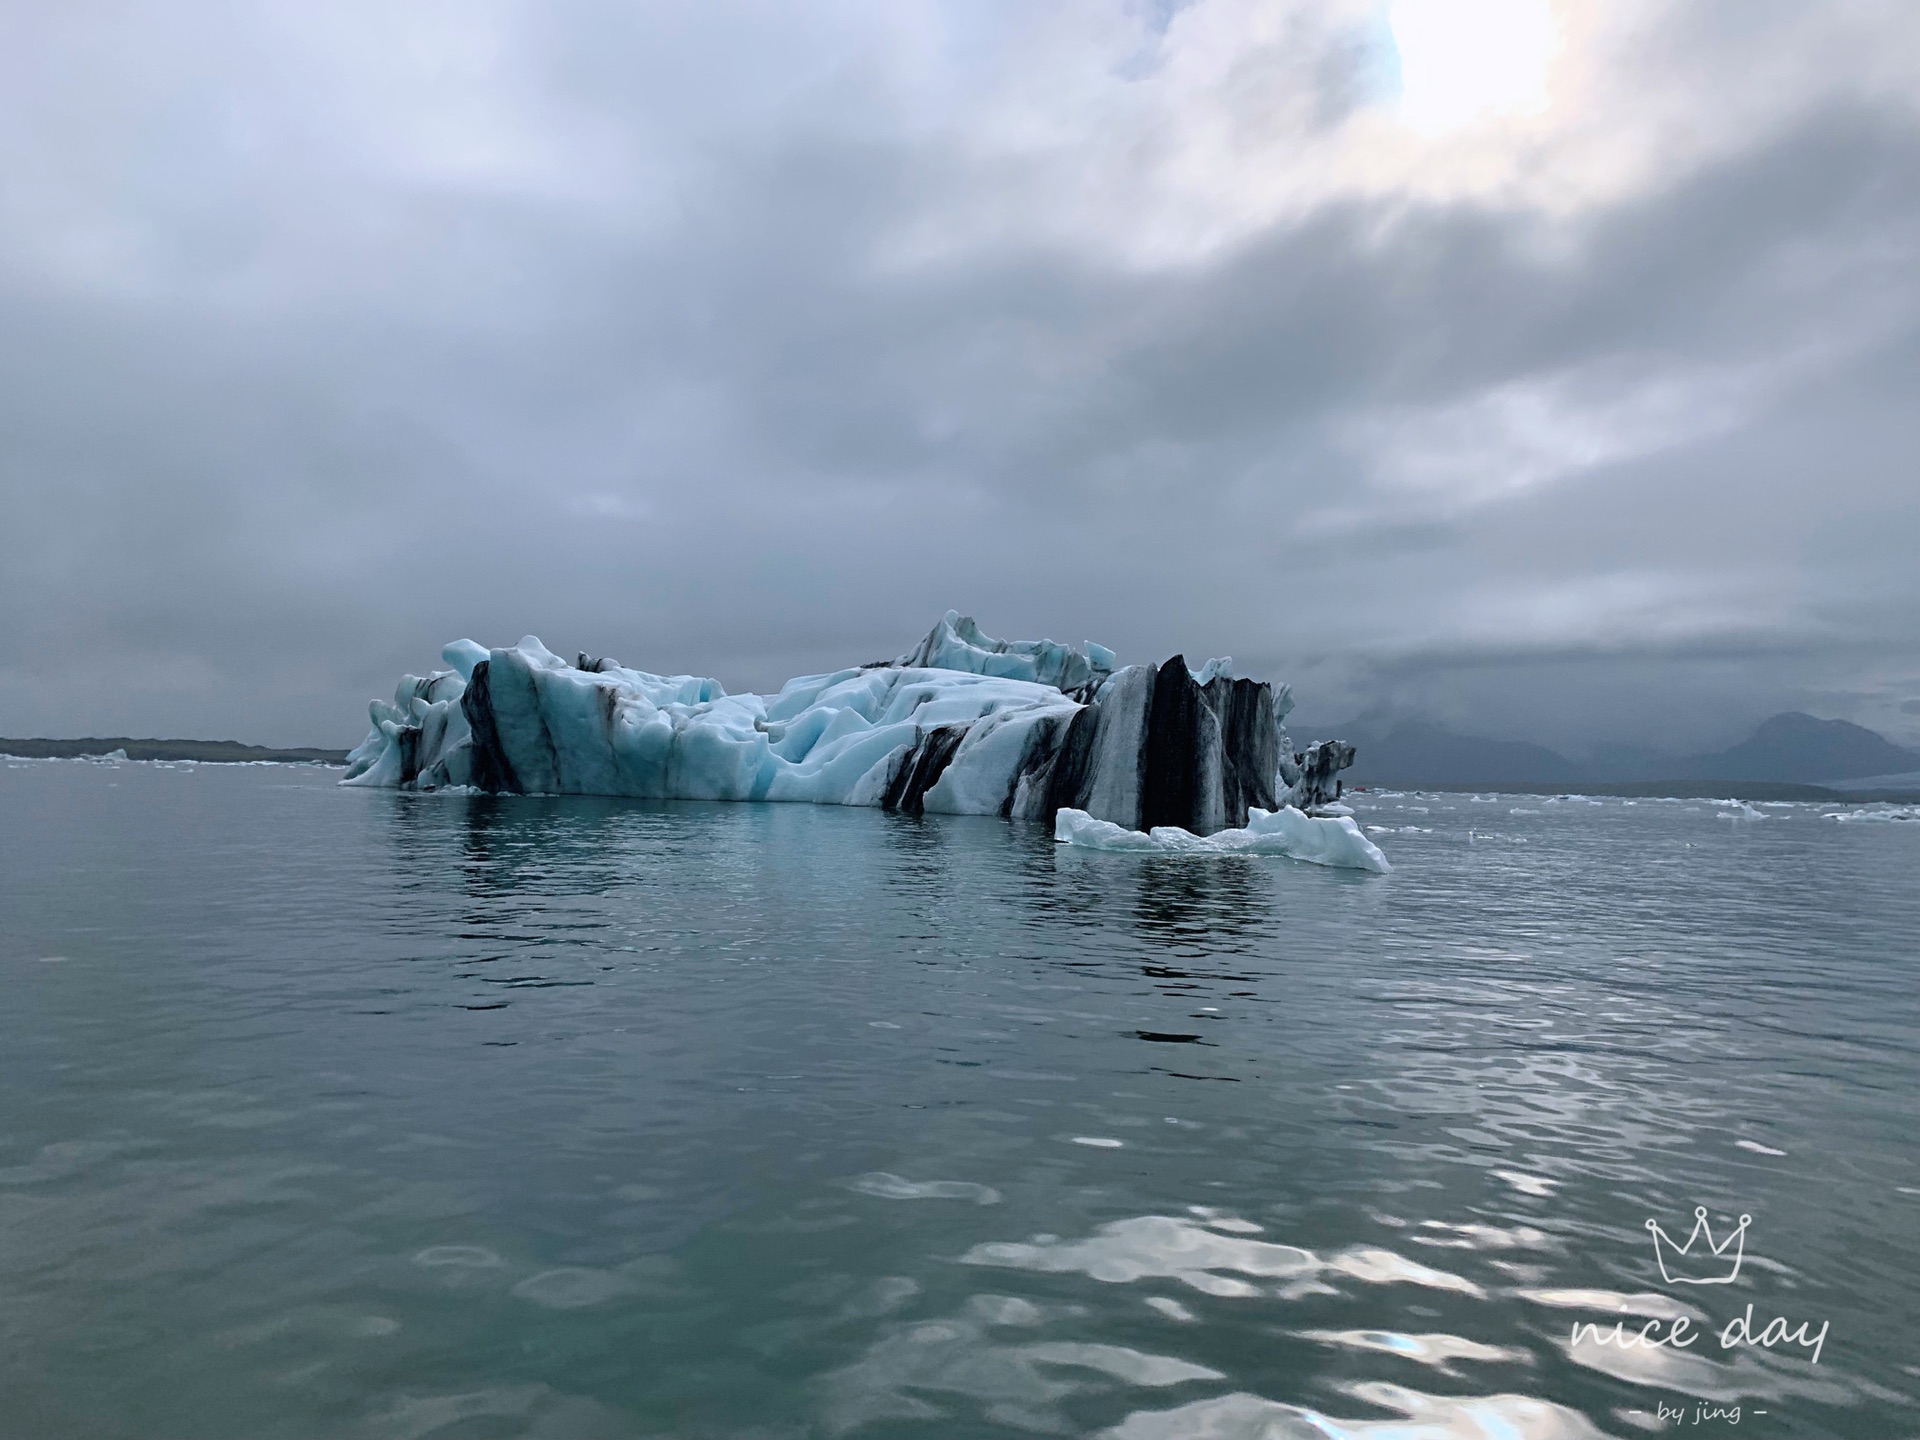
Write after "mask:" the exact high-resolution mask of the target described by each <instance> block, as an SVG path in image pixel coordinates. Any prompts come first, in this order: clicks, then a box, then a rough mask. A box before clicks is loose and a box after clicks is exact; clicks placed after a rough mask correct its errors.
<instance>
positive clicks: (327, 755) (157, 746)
mask: <svg viewBox="0 0 1920 1440" xmlns="http://www.w3.org/2000/svg"><path fill="white" fill-rule="evenodd" d="M116 750H124V751H126V752H127V758H128V759H129V760H199V761H202V762H207V763H212V764H223V765H243V764H246V763H248V762H250V761H251V762H258V761H263V760H270V761H276V762H278V763H280V764H283V765H301V764H305V765H345V764H346V763H347V752H346V751H344V750H318V749H314V748H312V747H310V746H295V747H293V748H291V749H285V750H276V749H274V748H273V747H271V746H268V745H242V744H241V743H240V742H239V741H237V740H135V739H133V738H131V737H129V736H125V735H109V736H106V737H105V738H100V737H89V738H87V739H85V740H4V739H0V755H5V756H11V757H13V758H14V759H17V760H82V759H86V758H88V757H89V756H100V755H111V754H112V753H113V752H114V751H116Z"/></svg>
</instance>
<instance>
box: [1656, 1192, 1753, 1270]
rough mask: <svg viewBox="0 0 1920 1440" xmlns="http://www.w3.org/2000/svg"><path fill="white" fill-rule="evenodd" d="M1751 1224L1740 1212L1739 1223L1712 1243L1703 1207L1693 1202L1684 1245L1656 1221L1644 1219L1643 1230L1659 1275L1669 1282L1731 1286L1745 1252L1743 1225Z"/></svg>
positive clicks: (1709, 1226) (1711, 1232)
mask: <svg viewBox="0 0 1920 1440" xmlns="http://www.w3.org/2000/svg"><path fill="white" fill-rule="evenodd" d="M1752 1223H1753V1217H1752V1216H1751V1215H1742V1216H1741V1217H1740V1223H1739V1225H1737V1226H1735V1227H1734V1229H1733V1231H1732V1232H1731V1233H1729V1234H1728V1235H1727V1236H1726V1237H1725V1238H1724V1239H1722V1240H1720V1241H1719V1242H1718V1243H1716V1242H1715V1241H1714V1238H1713V1227H1712V1226H1711V1225H1709V1224H1707V1207H1706V1206H1704V1205H1696V1206H1694V1207H1693V1233H1692V1234H1691V1235H1689V1236H1687V1243H1686V1244H1684V1245H1676V1244H1674V1241H1673V1237H1672V1236H1671V1235H1669V1234H1667V1232H1666V1231H1665V1230H1662V1229H1661V1228H1660V1222H1659V1221H1658V1220H1649V1221H1647V1231H1648V1233H1649V1234H1651V1235H1652V1236H1653V1258H1654V1259H1655V1260H1656V1261H1658V1262H1659V1265H1660V1278H1661V1279H1662V1280H1664V1281H1666V1282H1667V1284H1669V1285H1731V1284H1732V1283H1733V1282H1734V1281H1735V1280H1737V1279H1739V1278H1740V1262H1741V1261H1742V1260H1743V1259H1745V1258H1746V1252H1747V1226H1749V1225H1751V1224H1752ZM1703 1242H1704V1243H1703ZM1696 1245H1697V1246H1698V1247H1699V1248H1698V1249H1697V1250H1696V1249H1695V1246H1696ZM1729 1255H1731V1259H1729V1258H1728V1257H1729Z"/></svg>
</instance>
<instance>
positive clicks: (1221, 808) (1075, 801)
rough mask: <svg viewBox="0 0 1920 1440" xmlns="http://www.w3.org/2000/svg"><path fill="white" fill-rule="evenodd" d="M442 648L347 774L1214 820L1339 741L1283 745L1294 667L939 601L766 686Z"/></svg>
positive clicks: (1321, 772)
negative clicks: (1131, 650)
mask: <svg viewBox="0 0 1920 1440" xmlns="http://www.w3.org/2000/svg"><path fill="white" fill-rule="evenodd" d="M441 653H442V656H443V658H444V659H445V660H446V662H447V664H448V665H449V666H450V667H452V668H450V669H447V670H439V671H435V672H433V673H432V674H430V675H426V676H413V675H409V676H407V677H405V678H404V679H402V680H401V682H400V685H399V687H398V689H397V690H396V691H395V693H394V698H393V701H392V703H391V704H389V703H388V702H386V701H382V700H375V701H373V702H372V704H371V706H370V707H369V709H370V714H371V718H372V722H373V728H372V729H371V730H370V731H369V732H368V734H367V738H366V740H365V741H363V742H362V743H361V744H360V745H359V746H358V747H357V748H356V749H355V750H354V751H353V752H352V753H351V754H350V755H349V756H348V757H347V774H346V778H345V780H344V781H343V782H342V783H343V784H347V785H362V786H376V787H386V788H392V789H405V790H422V791H426V790H443V789H450V788H461V789H472V790H478V791H485V792H491V793H532V794H592V795H628V796H635V797H641V798H648V799H692V800H779V801H807V802H812V803H815V804H836V805H872V806H881V807H884V808H886V809H889V810H895V811H901V812H904V813H907V814H920V813H922V812H924V811H933V812H940V813H947V814H956V815H1001V816H1006V817H1010V818H1016V819H1033V820H1041V821H1052V820H1054V818H1055V817H1056V816H1057V815H1058V814H1060V813H1061V812H1062V811H1066V810H1071V811H1076V812H1081V813H1084V814H1085V815H1086V816H1088V817H1090V818H1091V819H1092V820H1095V821H1103V822H1106V823H1108V824H1110V825H1117V826H1120V827H1123V828H1124V829H1126V830H1129V831H1138V832H1149V831H1152V830H1154V829H1155V827H1160V828H1163V829H1165V828H1175V829H1178V830H1180V831H1183V832H1186V833H1188V834H1189V835H1191V836H1208V835H1213V834H1215V833H1216V832H1221V831H1229V830H1235V829H1244V828H1245V827H1246V826H1247V824H1248V822H1249V817H1250V816H1252V815H1260V814H1267V815H1271V814H1273V813H1275V812H1279V811H1282V810H1284V809H1285V808H1286V807H1288V806H1294V807H1297V808H1298V809H1299V810H1306V809H1310V808H1312V807H1313V806H1315V805H1318V804H1322V803H1326V802H1329V801H1333V800H1336V799H1337V798H1338V797H1339V794H1340V788H1341V786H1340V781H1339V779H1338V772H1339V771H1340V770H1342V769H1344V768H1345V767H1346V766H1347V765H1349V764H1351V763H1352V759H1353V747H1352V746H1350V745H1341V744H1338V743H1337V742H1326V743H1323V744H1321V745H1316V746H1314V747H1312V748H1311V749H1309V750H1307V751H1306V752H1304V753H1301V754H1295V753H1294V751H1293V749H1292V746H1291V743H1290V742H1289V741H1288V739H1287V734H1286V730H1285V729H1284V721H1285V718H1286V715H1287V712H1288V711H1289V710H1290V709H1291V708H1292V704H1293V700H1292V694H1291V692H1290V690H1289V689H1288V687H1287V686H1285V685H1280V686H1275V685H1272V684H1269V683H1267V682H1264V681H1256V680H1249V679H1244V678H1239V677H1236V676H1235V675H1234V674H1233V662H1232V661H1231V659H1217V660H1210V661H1208V662H1207V663H1206V664H1205V665H1204V666H1202V667H1201V669H1200V670H1199V671H1198V672H1197V673H1196V672H1194V671H1193V670H1191V669H1190V668H1189V667H1188V665H1187V663H1186V660H1185V658H1184V657H1182V656H1178V655H1176V656H1174V657H1173V658H1172V659H1170V660H1168V661H1167V662H1166V663H1165V664H1163V665H1159V666H1154V665H1129V666H1125V667H1117V666H1116V661H1115V657H1114V654H1113V652H1112V651H1111V650H1108V649H1107V648H1106V647H1105V646H1102V645H1095V644H1093V643H1091V642H1089V643H1087V644H1085V645H1082V646H1080V647H1078V648H1075V647H1072V646H1067V645H1061V644H1056V643H1055V642H1053V641H1051V640H1038V641H1004V640H994V639H991V638H989V637H988V636H985V635H983V634H982V633H981V632H980V629H979V627H978V626H977V625H975V624H974V622H973V620H972V619H971V618H970V617H964V616H961V615H959V614H957V613H956V612H952V611H949V612H948V613H947V615H946V616H945V617H944V618H943V619H942V620H941V621H940V623H939V624H937V625H935V626H934V628H933V629H932V631H930V632H929V633H928V635H927V637H926V638H925V639H924V640H922V641H921V642H920V644H919V645H918V646H916V647H915V648H914V649H912V650H910V651H908V652H907V653H906V654H904V655H902V656H900V657H899V658H898V659H895V660H891V661H884V662H878V663H875V664H869V665H862V666H856V667H853V668H849V669H845V670H837V671H834V672H833V673H832V674H828V675H805V676H801V677H799V678H798V679H794V680H790V681H788V682H787V683H786V685H785V686H783V687H782V688H781V690H780V692H779V693H778V694H777V695H728V694H727V693H726V691H725V690H724V689H722V687H721V686H720V684H719V683H718V682H717V681H715V680H711V679H704V678H701V677H698V676H692V675H654V674H650V673H648V672H646V671H643V670H632V669H629V668H627V667H626V666H623V665H621V664H619V663H618V662H617V661H613V660H607V659H593V658H591V657H589V656H587V655H584V654H582V655H580V656H578V657H577V658H576V659H575V660H574V661H573V662H572V663H568V662H567V661H566V660H563V659H562V658H561V657H560V656H558V655H555V654H553V653H552V652H551V651H549V650H548V649H547V648H546V647H545V646H544V645H542V644H541V643H540V641H539V640H538V639H536V638H535V637H533V636H527V637H526V638H525V639H523V640H521V642H520V643H519V644H518V645H514V646H511V647H507V648H503V649H491V650H489V649H487V648H485V647H483V646H480V645H477V644H475V643H474V642H473V641H471V640H458V641H455V642H454V643H453V644H451V645H448V646H447V647H446V649H445V650H443V651H442V652H441ZM1299 819H1300V820H1301V821H1304V822H1307V823H1308V824H1310V825H1317V824H1321V823H1332V822H1321V821H1317V820H1313V819H1311V817H1308V816H1306V815H1305V814H1301V815H1300V816H1299ZM1281 823H1282V825H1283V826H1285V825H1290V824H1292V822H1281ZM1273 833H1275V834H1278V833H1279V832H1278V831H1274V832H1273ZM1297 833H1298V834H1299V835H1301V836H1303V837H1304V836H1307V835H1308V834H1310V833H1311V832H1307V831H1299V832H1297ZM1142 838H1143V839H1144V838H1145V835H1144V834H1143V836H1142ZM1079 843H1087V842H1086V841H1085V840H1082V841H1080V842H1079ZM1300 843H1301V845H1302V846H1303V847H1306V848H1312V847H1311V846H1308V845H1307V842H1306V840H1305V839H1304V838H1303V839H1302V840H1301V842H1300ZM1361 843H1362V844H1363V845H1364V844H1366V843H1367V842H1365V841H1364V839H1362V842H1361ZM1214 848H1216V849H1217V848H1219V847H1214ZM1259 848H1278V845H1277V842H1269V843H1268V844H1266V845H1263V846H1262V847H1259ZM1368 848H1369V849H1371V848H1372V847H1371V846H1370V845H1369V846H1368ZM1328 853H1330V854H1333V853H1341V847H1340V846H1338V845H1334V846H1332V848H1331V849H1330V850H1329V851H1328ZM1378 854H1379V852H1378V851H1377V850H1374V851H1373V855H1374V856H1376V857H1377V856H1378ZM1334 863H1352V862H1338V861H1336V862H1334ZM1382 865H1384V861H1383V862H1382ZM1366 868H1377V867H1373V866H1367V867H1366Z"/></svg>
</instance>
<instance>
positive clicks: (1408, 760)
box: [1327, 720, 1581, 786]
mask: <svg viewBox="0 0 1920 1440" xmlns="http://www.w3.org/2000/svg"><path fill="white" fill-rule="evenodd" d="M1327 734H1328V735H1329V736H1332V737H1334V738H1337V739H1341V740H1351V741H1352V742H1353V743H1354V744H1355V745H1356V746H1357V747H1358V748H1359V756H1358V758H1357V759H1356V760H1355V761H1354V766H1353V771H1352V777H1351V778H1352V783H1354V784H1356V785H1422V784H1428V785H1431V784H1454V785H1485V786H1495V785H1557V784H1560V783H1562V782H1570V781H1573V780H1576V779H1578V778H1579V777H1580V774H1581V771H1580V767H1579V766H1577V765H1575V764H1574V763H1573V762H1572V761H1571V760H1569V759H1567V758H1566V756H1564V755H1561V754H1558V753H1556V752H1555V751H1552V750H1549V749H1547V748H1546V747H1545V746H1544V745H1534V744H1530V743H1529V742H1527V741H1525V740H1486V739H1482V738H1481V737H1480V736H1477V735H1460V734H1457V733H1455V732H1454V731H1452V730H1449V729H1447V728H1446V727H1445V726H1443V725H1436V724H1434V723H1433V722H1431V721H1427V720H1400V721H1397V722H1393V723H1390V724H1381V723H1380V722H1371V723H1370V722H1368V721H1366V720H1360V721H1357V722H1355V723H1354V724H1353V725H1351V726H1348V727H1346V728H1345V729H1344V730H1343V729H1341V728H1339V727H1333V728H1329V729H1328V730H1327Z"/></svg>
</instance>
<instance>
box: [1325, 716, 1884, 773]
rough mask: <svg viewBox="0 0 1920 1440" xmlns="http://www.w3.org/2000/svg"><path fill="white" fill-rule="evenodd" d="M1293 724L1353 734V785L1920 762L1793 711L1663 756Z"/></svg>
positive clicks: (1411, 723)
mask: <svg viewBox="0 0 1920 1440" xmlns="http://www.w3.org/2000/svg"><path fill="white" fill-rule="evenodd" d="M1294 733H1295V735H1296V736H1300V737H1304V738H1305V739H1325V738H1335V739H1341V740H1350V741H1352V742H1353V743H1354V745H1355V746H1357V747H1358V750H1359V755H1358V758H1357V759H1356V760H1355V761H1354V766H1353V770H1352V772H1351V777H1350V778H1351V783H1353V784H1356V785H1439V786H1457V787H1462V788H1466V787H1484V788H1489V789H1491V788H1493V787H1496V786H1500V785H1512V786H1535V787H1537V786H1554V787H1557V786H1566V787H1568V788H1574V787H1578V786H1579V785H1582V784H1596V783H1601V782H1605V783H1607V784H1609V785H1615V786H1617V785H1620V784H1627V785H1632V786H1639V785H1642V784H1648V783H1654V782H1660V781H1672V782H1682V781H1685V782H1693V784H1695V785H1698V784H1700V783H1706V782H1737V781H1747V782H1752V783H1762V784H1789V785H1822V784H1826V783H1829V782H1832V781H1838V780H1854V779H1861V778H1865V777H1868V776H1893V775H1899V774H1901V773H1902V772H1908V771H1916V770H1920V751H1913V750H1908V749H1905V748H1904V747H1902V746H1899V745H1895V744H1894V743H1893V742H1891V741H1890V740H1887V739H1886V738H1885V737H1883V736H1880V735H1877V734H1875V733H1874V732H1873V731H1871V730H1867V729H1863V728H1862V727H1861V726H1858V725H1853V724H1850V723H1848V722H1847V721H1845V720H1818V719H1815V718H1814V717H1813V716H1811V715H1802V714H1800V713H1798V712H1791V713H1787V714H1782V715H1775V716H1774V717H1773V718H1772V719H1770V720H1767V721H1765V722H1764V723H1762V724H1761V726H1760V727H1759V728H1758V729H1757V730H1755V731H1754V733H1753V734H1752V735H1751V736H1749V737H1748V738H1747V739H1745V740H1743V741H1741V742H1740V743H1739V744H1738V745H1732V746H1729V747H1728V748H1727V749H1725V750H1716V751H1713V752H1712V753H1710V754H1704V755H1686V756H1672V755H1667V756H1663V755H1661V754H1659V753H1658V752H1656V751H1652V750H1647V749H1643V748H1641V747H1638V746H1630V745H1608V746H1603V747H1601V748H1600V749H1598V750H1596V751H1595V752H1594V754H1593V755H1592V756H1591V757H1589V758H1588V759H1586V760H1584V761H1575V760H1569V759H1568V758H1567V757H1566V756H1564V755H1561V754H1560V753H1558V752H1557V751H1554V750H1549V749H1547V748H1546V747H1545V746H1544V745H1534V744H1530V743H1528V742H1527V741H1524V740H1488V739H1486V738H1484V737H1482V736H1477V735H1461V734H1459V733H1457V732H1455V731H1452V730H1449V729H1447V728H1446V727H1445V726H1443V725H1438V724H1435V723H1434V722H1432V721H1427V720H1417V719H1406V718H1400V719H1388V718H1383V717H1380V716H1378V715H1372V716H1365V715H1363V716H1361V717H1360V718H1358V719H1356V720H1353V721H1351V722H1349V723H1348V724H1346V725H1344V726H1340V725H1333V726H1325V725H1316V726H1312V727H1309V728H1307V729H1302V728H1300V727H1297V726H1296V727H1294Z"/></svg>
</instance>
